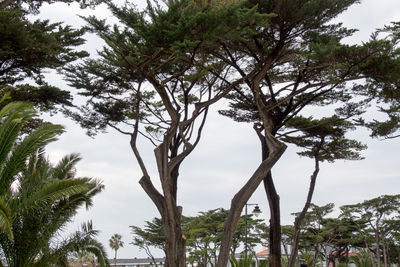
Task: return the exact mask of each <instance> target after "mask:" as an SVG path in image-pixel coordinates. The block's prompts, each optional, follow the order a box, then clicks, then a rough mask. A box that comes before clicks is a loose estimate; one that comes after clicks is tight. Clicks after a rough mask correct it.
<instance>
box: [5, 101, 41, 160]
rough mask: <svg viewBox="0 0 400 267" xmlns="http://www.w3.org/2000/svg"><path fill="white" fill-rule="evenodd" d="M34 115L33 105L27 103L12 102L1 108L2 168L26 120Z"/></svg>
mask: <svg viewBox="0 0 400 267" xmlns="http://www.w3.org/2000/svg"><path fill="white" fill-rule="evenodd" d="M5 116H7V117H5ZM33 116H34V111H33V110H32V109H31V106H30V105H29V104H25V103H10V104H8V105H6V106H5V107H4V108H2V109H1V110H0V121H1V124H0V140H1V142H0V168H2V166H3V164H4V162H5V161H6V160H7V157H8V155H9V153H10V151H11V148H12V147H13V145H14V144H15V141H16V140H17V137H18V135H19V133H20V130H21V128H22V126H23V124H24V122H25V121H26V120H28V119H30V118H32V117H33ZM4 117H5V118H4Z"/></svg>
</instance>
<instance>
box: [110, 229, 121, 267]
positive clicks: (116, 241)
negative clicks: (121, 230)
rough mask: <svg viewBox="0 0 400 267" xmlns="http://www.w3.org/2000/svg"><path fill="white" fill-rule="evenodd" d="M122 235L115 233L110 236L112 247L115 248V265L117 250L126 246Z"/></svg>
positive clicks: (115, 262) (115, 263)
mask: <svg viewBox="0 0 400 267" xmlns="http://www.w3.org/2000/svg"><path fill="white" fill-rule="evenodd" d="M121 238H122V236H121V235H120V234H114V235H113V236H112V237H111V238H110V248H111V249H113V250H115V256H114V266H116V265H117V251H118V249H119V248H122V247H124V242H123V241H122V240H121Z"/></svg>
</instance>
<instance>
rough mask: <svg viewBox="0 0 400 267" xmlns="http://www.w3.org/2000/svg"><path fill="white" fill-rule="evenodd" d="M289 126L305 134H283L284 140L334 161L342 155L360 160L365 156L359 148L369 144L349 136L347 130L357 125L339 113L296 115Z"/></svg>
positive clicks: (306, 153) (307, 155) (319, 156)
mask: <svg viewBox="0 0 400 267" xmlns="http://www.w3.org/2000/svg"><path fill="white" fill-rule="evenodd" d="M286 128H287V129H288V130H290V129H293V130H294V131H299V132H301V134H299V135H297V136H290V135H286V136H284V137H283V138H282V140H283V141H285V142H288V143H292V144H295V145H296V146H298V147H300V148H303V149H305V150H304V151H302V152H299V153H298V154H299V155H301V156H306V157H310V158H316V159H318V160H319V161H321V162H323V161H328V162H334V161H335V160H338V159H346V160H360V159H362V157H361V156H360V154H359V151H361V150H362V149H365V148H366V146H365V145H362V144H361V143H360V142H358V141H356V140H350V139H346V138H345V133H346V132H347V131H348V130H349V129H353V128H354V126H353V125H352V124H351V123H350V122H348V121H345V120H343V119H341V118H339V117H338V116H332V117H329V118H322V119H313V118H312V117H309V118H305V117H293V118H292V119H291V120H290V121H288V123H287V124H286Z"/></svg>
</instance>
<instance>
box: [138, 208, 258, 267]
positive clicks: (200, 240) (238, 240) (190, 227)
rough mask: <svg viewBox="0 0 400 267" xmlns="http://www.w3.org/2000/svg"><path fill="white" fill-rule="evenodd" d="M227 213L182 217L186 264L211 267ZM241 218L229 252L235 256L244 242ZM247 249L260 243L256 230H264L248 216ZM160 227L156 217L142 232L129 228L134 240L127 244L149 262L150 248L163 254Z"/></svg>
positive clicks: (217, 210)
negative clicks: (140, 251)
mask: <svg viewBox="0 0 400 267" xmlns="http://www.w3.org/2000/svg"><path fill="white" fill-rule="evenodd" d="M228 213H229V211H227V210H224V209H222V208H220V209H215V210H209V211H206V212H200V213H199V214H198V215H197V216H193V217H183V218H182V224H183V225H182V230H183V234H184V236H185V238H186V245H187V251H188V258H187V261H188V263H190V264H197V265H198V266H208V265H211V266H215V261H216V259H217V256H218V251H219V249H220V246H221V239H222V230H223V225H224V222H225V221H226V217H227V216H228ZM244 220H245V218H244V216H242V217H241V218H240V220H239V223H238V225H237V227H236V229H235V233H234V239H233V246H232V248H231V251H230V253H231V254H232V255H235V253H236V250H237V248H238V247H239V246H240V245H242V244H244V242H245V241H244V240H245V237H244V236H245V227H244V225H245V221H244ZM247 223H248V233H247V234H248V246H249V247H250V248H252V247H254V246H256V245H257V244H260V243H262V242H263V241H264V240H263V238H262V237H260V236H261V235H262V233H260V229H262V230H264V228H265V224H263V223H261V220H257V219H254V218H252V217H251V216H248V218H247ZM162 227H163V224H162V222H161V220H160V219H159V218H154V219H153V220H152V221H151V222H149V221H147V222H146V225H145V227H144V228H143V229H142V228H140V227H137V226H131V228H132V232H133V234H134V239H133V242H132V243H131V244H133V245H136V246H139V247H140V248H142V249H144V250H145V252H146V253H147V255H148V256H149V257H151V258H152V259H153V262H154V263H155V264H156V262H155V260H154V257H153V255H152V254H151V252H150V247H155V248H159V249H162V250H164V251H165V244H166V240H165V236H163V229H162Z"/></svg>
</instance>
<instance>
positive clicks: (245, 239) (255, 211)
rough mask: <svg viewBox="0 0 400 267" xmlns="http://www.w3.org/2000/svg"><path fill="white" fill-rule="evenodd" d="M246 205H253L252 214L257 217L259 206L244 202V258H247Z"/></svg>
mask: <svg viewBox="0 0 400 267" xmlns="http://www.w3.org/2000/svg"><path fill="white" fill-rule="evenodd" d="M247 206H255V207H254V210H253V214H254V215H255V216H256V217H257V216H258V215H259V214H260V213H261V210H260V207H259V206H258V204H248V203H246V204H244V258H245V260H247Z"/></svg>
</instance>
